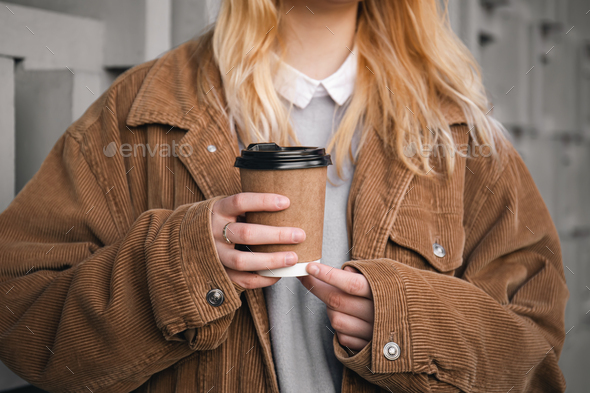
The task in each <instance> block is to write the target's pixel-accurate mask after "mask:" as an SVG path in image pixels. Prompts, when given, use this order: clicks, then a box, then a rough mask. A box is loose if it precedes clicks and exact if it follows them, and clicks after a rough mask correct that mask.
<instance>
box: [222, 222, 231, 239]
mask: <svg viewBox="0 0 590 393" xmlns="http://www.w3.org/2000/svg"><path fill="white" fill-rule="evenodd" d="M229 224H231V222H228V223H227V224H225V226H224V227H223V238H224V239H225V242H226V243H227V244H232V241H231V240H229V239H228V238H227V226H228V225H229Z"/></svg>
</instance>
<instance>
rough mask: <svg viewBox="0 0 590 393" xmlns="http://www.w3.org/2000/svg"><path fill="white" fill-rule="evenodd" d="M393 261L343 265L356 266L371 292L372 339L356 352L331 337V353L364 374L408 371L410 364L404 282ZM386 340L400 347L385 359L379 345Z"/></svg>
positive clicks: (382, 344)
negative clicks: (396, 355)
mask: <svg viewBox="0 0 590 393" xmlns="http://www.w3.org/2000/svg"><path fill="white" fill-rule="evenodd" d="M394 263H395V262H394V261H392V260H389V259H376V260H356V261H349V262H346V263H345V264H344V265H343V266H342V268H344V267H345V266H352V267H355V268H356V269H358V270H359V271H360V272H361V273H362V274H363V275H364V276H365V278H366V279H367V281H368V282H369V285H370V287H371V291H372V293H373V302H374V307H375V320H374V325H373V339H372V340H371V341H370V342H369V344H367V346H366V347H365V348H363V349H362V350H361V351H360V352H358V353H356V354H354V355H351V354H350V352H349V351H348V350H347V349H346V348H343V347H342V346H341V345H340V344H339V343H338V340H337V338H336V337H335V338H334V348H335V354H336V357H337V358H338V360H340V362H342V363H343V364H344V365H345V366H346V367H348V368H350V369H351V370H353V371H355V372H356V373H357V374H359V375H360V376H362V377H364V378H366V377H369V376H371V375H373V374H391V373H403V372H411V371H412V367H413V358H412V355H413V353H412V348H411V347H412V342H411V340H410V326H409V322H408V308H407V299H406V295H405V293H406V292H405V288H404V282H403V279H402V277H401V276H400V274H399V272H398V270H397V269H396V267H395V266H394ZM389 342H395V343H396V344H397V345H399V347H400V356H399V357H398V358H397V359H395V360H389V359H387V358H386V357H385V355H384V354H383V348H384V347H385V345H386V344H387V343H389Z"/></svg>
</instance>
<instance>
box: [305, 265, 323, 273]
mask: <svg viewBox="0 0 590 393" xmlns="http://www.w3.org/2000/svg"><path fill="white" fill-rule="evenodd" d="M307 270H308V271H309V273H311V274H313V275H316V274H318V273H319V272H320V268H319V267H317V266H316V265H314V264H313V263H310V264H309V265H308V267H307Z"/></svg>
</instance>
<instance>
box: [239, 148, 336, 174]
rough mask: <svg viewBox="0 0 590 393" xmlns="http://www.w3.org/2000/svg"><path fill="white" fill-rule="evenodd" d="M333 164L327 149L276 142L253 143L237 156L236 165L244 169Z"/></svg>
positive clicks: (308, 166)
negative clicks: (283, 144)
mask: <svg viewBox="0 0 590 393" xmlns="http://www.w3.org/2000/svg"><path fill="white" fill-rule="evenodd" d="M328 165H332V159H331V158H330V155H329V154H326V150H325V149H323V148H318V147H309V146H289V147H281V146H279V145H277V144H276V143H274V142H271V143H251V144H250V145H248V148H247V149H244V150H242V155H241V157H236V162H235V164H234V167H236V168H244V169H262V170H264V169H271V170H277V169H280V170H282V169H307V168H317V167H323V166H328Z"/></svg>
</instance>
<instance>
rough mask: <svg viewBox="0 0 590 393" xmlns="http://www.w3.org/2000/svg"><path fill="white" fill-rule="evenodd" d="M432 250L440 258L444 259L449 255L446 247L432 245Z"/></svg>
mask: <svg viewBox="0 0 590 393" xmlns="http://www.w3.org/2000/svg"><path fill="white" fill-rule="evenodd" d="M432 250H433V251H434V255H436V256H437V257H439V258H442V257H444V256H445V255H447V252H446V251H445V249H444V247H443V246H441V245H440V244H438V243H434V244H433V245H432Z"/></svg>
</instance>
